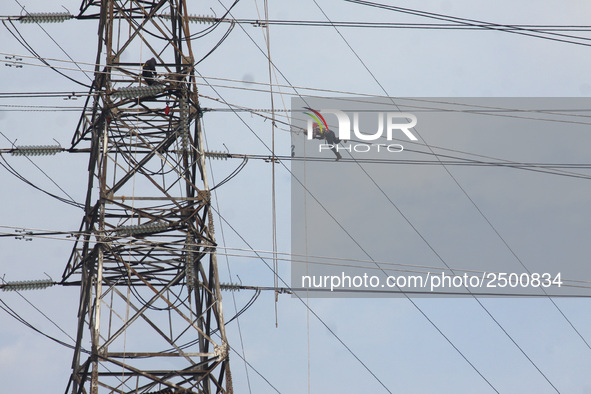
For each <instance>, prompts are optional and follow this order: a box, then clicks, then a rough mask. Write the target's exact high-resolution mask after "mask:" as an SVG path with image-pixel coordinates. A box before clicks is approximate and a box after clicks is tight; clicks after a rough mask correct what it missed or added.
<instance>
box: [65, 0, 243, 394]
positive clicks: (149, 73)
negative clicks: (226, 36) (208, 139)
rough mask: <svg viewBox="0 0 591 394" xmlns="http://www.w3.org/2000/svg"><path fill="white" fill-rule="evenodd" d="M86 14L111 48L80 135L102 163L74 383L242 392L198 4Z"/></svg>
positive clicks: (122, 3)
mask: <svg viewBox="0 0 591 394" xmlns="http://www.w3.org/2000/svg"><path fill="white" fill-rule="evenodd" d="M78 19H96V20H98V21H99V30H98V36H99V44H98V54H97V58H96V64H97V65H96V66H95V78H94V82H93V86H92V89H91V95H89V98H88V100H87V102H86V107H85V110H84V112H83V114H82V116H81V119H80V122H79V123H78V127H77V130H76V133H75V135H74V138H73V140H72V147H77V148H78V149H83V148H84V147H85V146H88V145H89V146H90V148H89V152H90V160H89V167H88V170H89V182H88V192H87V198H86V203H85V206H86V208H85V217H84V219H83V222H82V225H81V233H82V234H83V235H82V236H80V237H79V238H78V240H77V242H76V245H75V247H74V249H73V251H72V254H71V257H70V260H69V262H68V265H67V267H66V269H65V271H64V274H63V281H64V282H65V281H66V280H67V281H69V282H70V283H71V282H72V281H76V278H79V280H80V288H81V292H80V306H79V310H78V334H77V341H76V350H75V354H74V359H73V363H72V375H71V378H70V381H69V384H68V388H67V389H66V392H69V393H92V394H94V393H98V392H109V393H156V392H158V393H211V392H215V393H230V392H232V383H231V376H230V370H229V362H228V351H229V346H228V344H227V340H226V334H225V329H224V320H223V316H222V303H221V295H220V286H219V280H218V272H217V263H216V255H215V251H216V249H215V245H216V241H215V238H214V233H213V221H212V216H211V210H210V193H209V188H208V182H207V176H206V171H205V162H204V150H203V139H202V134H201V129H200V125H199V118H200V116H201V110H200V107H199V101H198V94H197V88H196V84H195V76H194V75H195V72H194V57H193V52H192V49H191V41H190V33H189V18H188V12H187V4H186V0H159V1H156V0H152V1H147V0H84V2H83V4H82V6H81V9H80V14H79V15H78ZM152 58H153V59H154V60H151V61H150V59H152ZM101 62H102V63H101Z"/></svg>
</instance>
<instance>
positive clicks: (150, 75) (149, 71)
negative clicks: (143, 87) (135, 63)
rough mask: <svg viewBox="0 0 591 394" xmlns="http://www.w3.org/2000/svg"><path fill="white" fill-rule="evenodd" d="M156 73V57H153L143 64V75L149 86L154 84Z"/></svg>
mask: <svg viewBox="0 0 591 394" xmlns="http://www.w3.org/2000/svg"><path fill="white" fill-rule="evenodd" d="M156 75H157V74H156V59H154V58H151V59H150V60H148V61H147V62H145V63H144V64H143V65H142V77H144V80H145V81H146V83H147V84H148V86H152V85H153V84H154V82H155V78H156Z"/></svg>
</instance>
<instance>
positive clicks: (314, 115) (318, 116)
mask: <svg viewBox="0 0 591 394" xmlns="http://www.w3.org/2000/svg"><path fill="white" fill-rule="evenodd" d="M304 109H307V110H308V111H311V112H312V113H309V112H304V113H305V114H306V115H308V116H310V117H311V118H312V119H314V120H315V121H316V123H317V124H318V126H320V133H321V134H322V135H325V132H324V130H328V124H326V120H324V117H323V116H322V115H321V114H320V112H318V111H316V110H313V109H312V108H310V107H304Z"/></svg>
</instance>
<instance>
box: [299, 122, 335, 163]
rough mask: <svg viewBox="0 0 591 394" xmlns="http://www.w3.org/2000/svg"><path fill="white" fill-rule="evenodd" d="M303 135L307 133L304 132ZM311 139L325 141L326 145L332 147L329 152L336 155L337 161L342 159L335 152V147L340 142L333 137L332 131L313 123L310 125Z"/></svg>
mask: <svg viewBox="0 0 591 394" xmlns="http://www.w3.org/2000/svg"><path fill="white" fill-rule="evenodd" d="M304 133H305V134H307V131H304ZM312 138H314V139H316V140H322V139H324V140H326V143H327V144H329V145H331V146H332V148H330V150H331V151H333V152H334V154H335V155H336V157H337V161H339V160H341V159H342V158H343V156H341V154H340V153H339V151H338V150H337V145H338V144H340V143H341V140H340V139H339V138H338V137H337V136H336V135H335V133H334V131H332V130H330V129H328V128H321V127H320V126H319V125H318V123H314V124H313V125H312Z"/></svg>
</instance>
